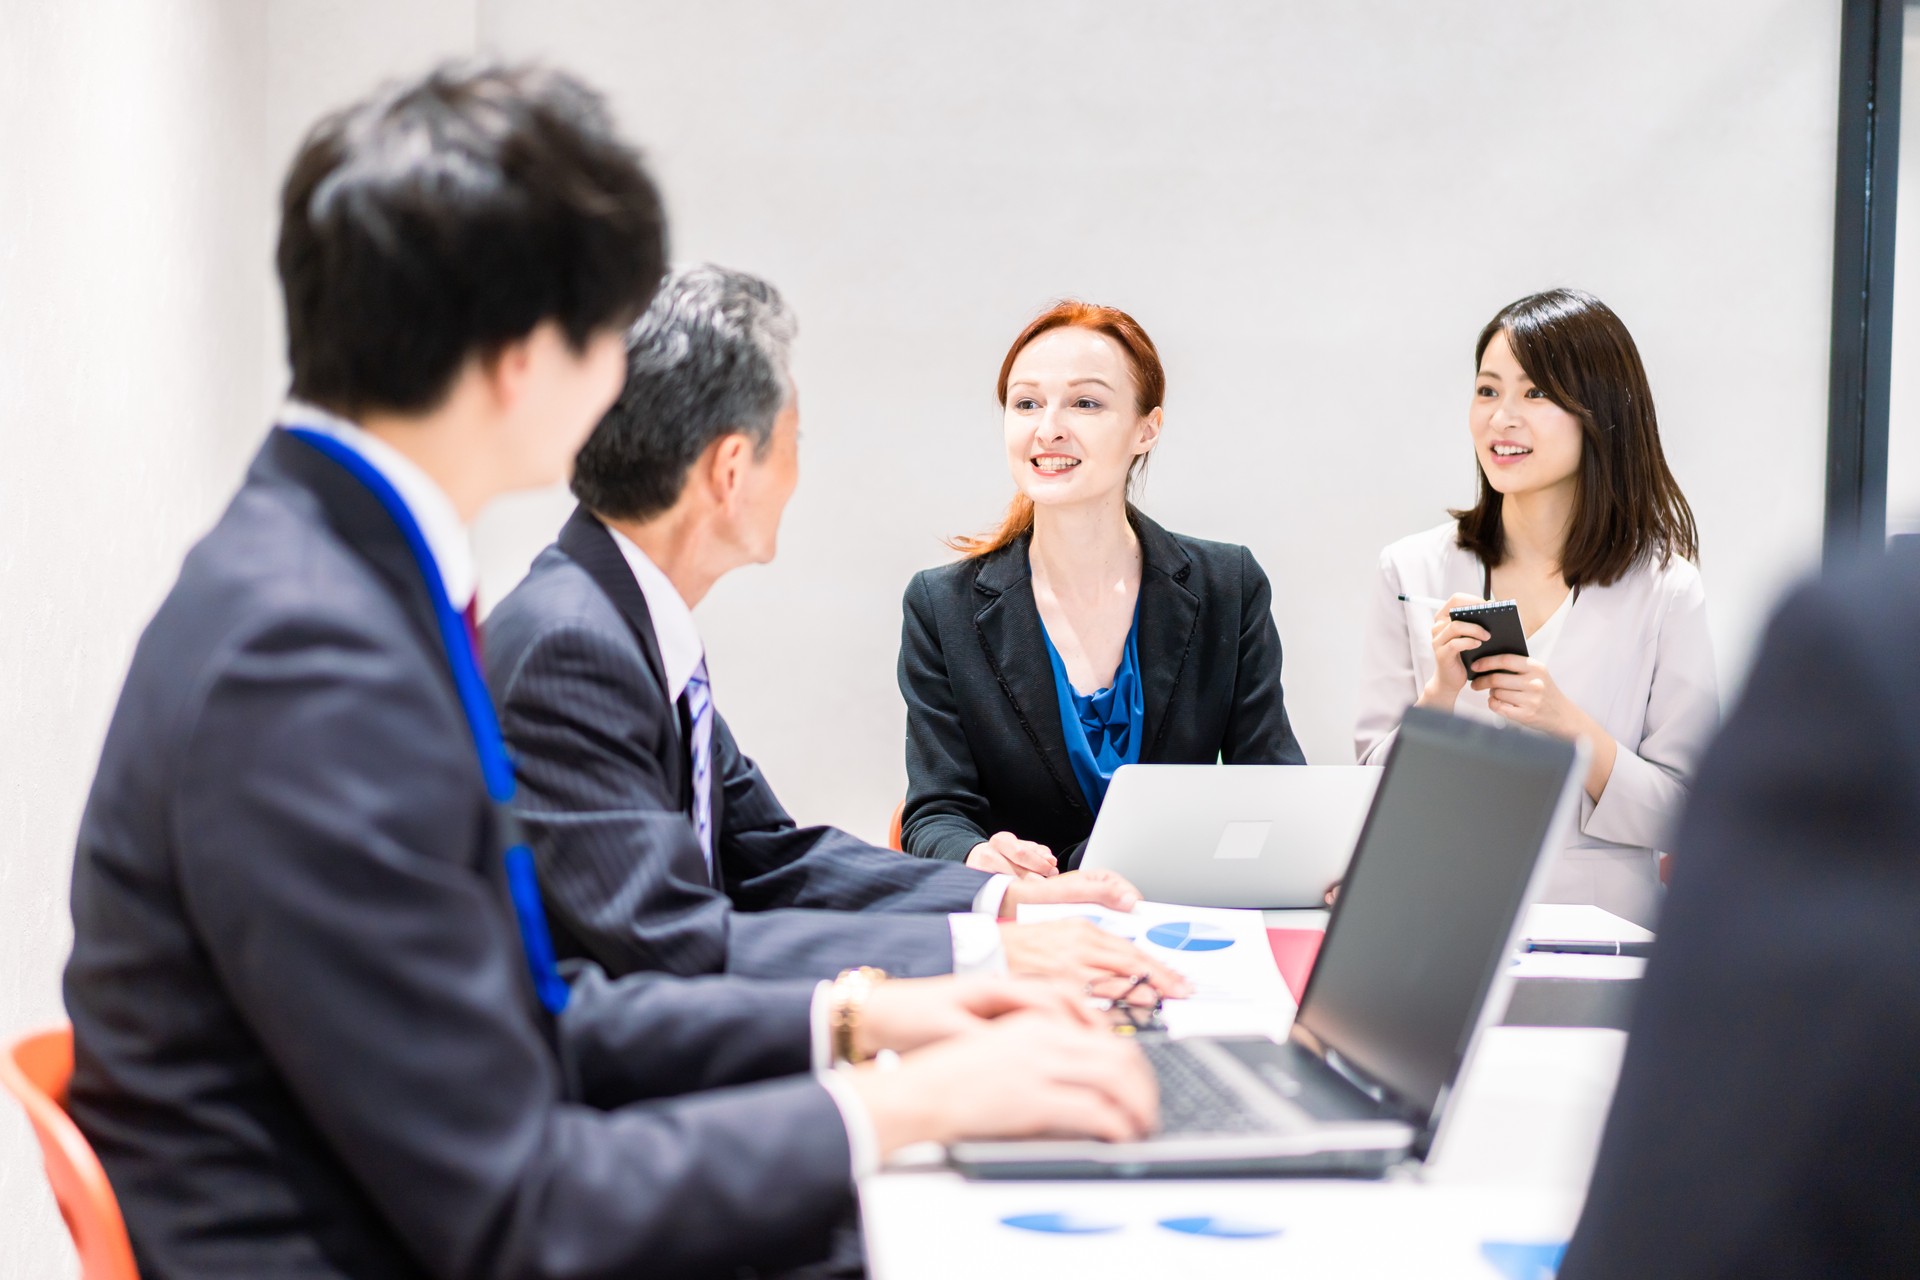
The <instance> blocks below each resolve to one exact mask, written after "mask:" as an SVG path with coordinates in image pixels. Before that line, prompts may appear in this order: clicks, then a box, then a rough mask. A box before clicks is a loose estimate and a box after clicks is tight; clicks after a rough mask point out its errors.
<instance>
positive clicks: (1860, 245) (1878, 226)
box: [1823, 0, 1907, 565]
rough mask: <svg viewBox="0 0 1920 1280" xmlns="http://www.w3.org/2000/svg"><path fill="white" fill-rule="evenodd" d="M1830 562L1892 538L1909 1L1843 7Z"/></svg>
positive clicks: (1875, 0) (1874, 0) (1830, 405)
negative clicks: (1892, 403)
mask: <svg viewBox="0 0 1920 1280" xmlns="http://www.w3.org/2000/svg"><path fill="white" fill-rule="evenodd" d="M1842 3H1843V9H1842V14H1841V22H1840V111H1839V124H1840V132H1839V147H1838V150H1837V153H1836V160H1835V165H1834V174H1835V183H1834V186H1835V193H1834V218H1833V332H1832V343H1833V345H1832V354H1831V359H1830V363H1829V366H1828V377H1827V476H1826V480H1827V489H1826V524H1825V541H1824V550H1823V559H1824V561H1825V562H1826V563H1827V564H1829V565H1831V564H1834V563H1836V562H1841V561H1845V560H1848V559H1851V558H1853V557H1854V556H1857V555H1859V554H1861V553H1862V552H1877V551H1879V550H1880V549H1881V548H1883V547H1885V545H1886V540H1887V424H1888V416H1889V399H1890V394H1889V391H1890V387H1891V384H1892V379H1893V358H1892V352H1893V283H1894V281H1893V246H1894V214H1895V209H1896V204H1895V196H1896V193H1897V190H1898V186H1899V174H1900V75H1901V41H1902V39H1903V36H1904V30H1905V18H1906V5H1907V0H1842Z"/></svg>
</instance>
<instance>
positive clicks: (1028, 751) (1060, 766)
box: [900, 509, 1306, 868]
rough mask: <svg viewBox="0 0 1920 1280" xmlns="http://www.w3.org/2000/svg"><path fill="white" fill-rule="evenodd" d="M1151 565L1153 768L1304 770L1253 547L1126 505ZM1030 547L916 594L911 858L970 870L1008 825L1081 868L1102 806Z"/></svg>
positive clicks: (1143, 673)
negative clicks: (970, 861)
mask: <svg viewBox="0 0 1920 1280" xmlns="http://www.w3.org/2000/svg"><path fill="white" fill-rule="evenodd" d="M1128 515H1129V518H1130V519H1131V520H1132V521H1133V527H1134V531H1135V532H1136V533H1137V534H1138V535H1139V538H1140V550H1141V557H1142V560H1143V562H1144V564H1143V568H1142V571H1141V577H1140V638H1139V645H1140V678H1141V682H1142V683H1143V684H1144V685H1145V694H1146V723H1145V725H1144V741H1143V743H1142V746H1141V750H1140V760H1141V762H1142V763H1147V764H1212V763H1214V761H1215V760H1224V761H1226V763H1228V764H1305V763H1306V758H1305V757H1304V756H1302V755H1301V754H1300V744H1299V743H1297V742H1295V741H1294V738H1293V729H1292V728H1291V727H1290V726H1289V725H1288V724H1287V708H1286V704H1285V701H1284V699H1283V698H1282V696H1281V690H1280V634H1279V632H1278V631H1277V630H1276V629H1275V628H1274V625H1273V611H1272V607H1273V590H1272V588H1271V587H1269V586H1268V585H1267V576H1266V574H1264V573H1262V572H1261V571H1260V566H1259V565H1258V564H1256V563H1254V559H1253V553H1252V552H1250V551H1248V550H1247V549H1246V548H1245V547H1237V546H1232V545H1230V544H1228V543H1224V542H1203V541H1201V540H1200V539H1199V538H1186V537H1182V536H1180V535H1179V534H1172V533H1168V532H1167V531H1166V530H1165V529H1162V528H1161V527H1160V526H1159V525H1157V524H1155V523H1154V522H1153V521H1151V520H1149V519H1147V518H1146V517H1145V516H1144V515H1141V514H1140V513H1139V512H1138V511H1133V510H1131V509H1129V512H1128ZM1029 541H1030V539H1029V538H1027V537H1022V538H1020V539H1019V540H1018V541H1016V542H1014V543H1012V544H1010V545H1009V546H1006V547H1004V548H1002V549H1001V550H999V551H996V552H994V553H993V554H992V555H989V556H984V557H982V558H980V559H977V560H962V561H960V562H959V563H957V564H949V565H943V566H941V567H940V568H938V569H927V570H924V571H923V572H921V573H919V574H916V575H915V576H914V579H913V582H912V583H911V584H910V585H909V586H908V587H907V596H906V605H905V612H906V622H905V625H904V627H903V628H902V632H901V637H900V693H901V695H902V696H903V697H905V698H906V700H907V805H906V813H905V815H904V819H903V822H902V826H901V836H902V843H903V844H904V845H905V846H906V849H907V852H909V853H914V854H918V855H919V856H921V857H923V858H946V859H950V860H953V861H956V862H961V861H965V860H966V856H967V852H968V851H969V850H970V849H972V848H973V847H974V846H975V845H976V844H979V843H980V842H981V841H982V840H985V839H986V838H987V837H988V836H989V835H992V834H993V833H994V832H996V831H1011V832H1013V833H1014V834H1015V835H1017V836H1020V837H1021V838H1022V839H1026V840H1037V841H1039V842H1040V843H1041V844H1044V845H1047V846H1048V847H1049V848H1051V849H1052V850H1053V851H1054V853H1055V854H1056V855H1058V856H1059V858H1060V863H1061V866H1062V867H1063V868H1065V867H1071V866H1075V865H1077V864H1078V862H1079V858H1080V853H1081V846H1082V845H1084V844H1085V843H1086V839H1087V835H1088V833H1089V832H1091V831H1092V830H1093V817H1094V813H1093V809H1092V808H1091V807H1090V806H1089V805H1088V804H1087V800H1086V797H1085V796H1084V795H1082V794H1081V791H1080V784H1079V782H1078V781H1076V780H1075V778H1074V776H1073V766H1072V765H1071V764H1069V763H1068V760H1067V740H1066V736H1065V734H1064V732H1063V731H1062V729H1061V725H1060V704H1059V700H1058V698H1057V696H1056V695H1055V693H1054V683H1053V667H1052V664H1051V663H1049V662H1048V661H1047V649H1046V639H1045V635H1044V633H1043V631H1042V630H1041V626H1040V614H1039V612H1038V610H1037V609H1036V608H1035V607H1034V603H1033V578H1032V574H1031V571H1030V569H1029V568H1028V565H1027V547H1028V544H1029Z"/></svg>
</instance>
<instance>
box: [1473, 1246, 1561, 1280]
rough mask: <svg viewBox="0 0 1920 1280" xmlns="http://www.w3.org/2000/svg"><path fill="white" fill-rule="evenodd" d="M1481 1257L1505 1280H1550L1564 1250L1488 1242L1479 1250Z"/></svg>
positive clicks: (1553, 1247)
mask: <svg viewBox="0 0 1920 1280" xmlns="http://www.w3.org/2000/svg"><path fill="white" fill-rule="evenodd" d="M1480 1256H1481V1257H1483V1258H1485V1259H1486V1260H1487V1261H1488V1262H1490V1263H1492V1264H1493V1269H1494V1270H1495V1271H1498V1272H1499V1273H1500V1274H1501V1275H1502V1276H1505V1277H1506V1280H1553V1277H1554V1275H1555V1274H1556V1273H1558V1272H1559V1270H1560V1260H1561V1259H1562V1258H1564V1257H1566V1256H1567V1246H1566V1245H1564V1244H1507V1243H1504V1242H1500V1241H1488V1242H1487V1243H1486V1244H1483V1245H1481V1246H1480Z"/></svg>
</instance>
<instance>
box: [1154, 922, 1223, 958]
mask: <svg viewBox="0 0 1920 1280" xmlns="http://www.w3.org/2000/svg"><path fill="white" fill-rule="evenodd" d="M1147 941H1148V942H1151V943H1153V944H1154V945H1155V946H1157V947H1165V948H1166V949H1167V950H1169V951H1218V950H1220V949H1221V948H1223V947H1230V946H1232V945H1233V935H1232V934H1230V933H1228V932H1227V931H1226V930H1225V929H1222V928H1220V927H1219V926H1217V925H1211V924H1201V923H1200V922H1198V921H1196V920H1169V921H1167V922H1166V923H1165V924H1157V925H1155V926H1153V928H1151V929H1149V930H1147Z"/></svg>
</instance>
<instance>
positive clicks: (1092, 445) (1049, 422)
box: [1004, 326, 1161, 506]
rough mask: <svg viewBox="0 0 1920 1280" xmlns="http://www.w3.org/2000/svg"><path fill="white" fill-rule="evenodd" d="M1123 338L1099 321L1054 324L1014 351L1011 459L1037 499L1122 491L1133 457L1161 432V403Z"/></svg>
mask: <svg viewBox="0 0 1920 1280" xmlns="http://www.w3.org/2000/svg"><path fill="white" fill-rule="evenodd" d="M1138 400H1139V389H1138V387H1137V386H1136V385H1135V382H1134V378H1133V374H1132V371H1131V368H1130V366H1129V365H1128V363H1127V356H1126V352H1125V351H1124V350H1123V349H1122V347H1121V346H1120V344H1119V343H1118V342H1115V341H1114V340H1113V339H1112V338H1110V337H1108V336H1107V335H1106V334H1104V333H1101V332H1100V331H1098V330H1095V329H1081V328H1074V327H1071V326H1066V327H1062V328H1058V329H1049V330H1047V331H1046V332H1045V333H1043V334H1041V335H1040V336H1039V337H1037V338H1035V339H1034V340H1033V341H1032V342H1029V343H1028V344H1027V345H1026V347H1025V348H1023V349H1022V350H1021V352H1020V354H1019V355H1018V356H1016V357H1015V358H1014V361H1013V367H1012V369H1011V370H1010V371H1009V373H1008V376H1007V407H1006V414H1005V418H1004V424H1005V430H1006V440H1007V467H1008V469H1009V470H1010V471H1011V472H1012V473H1013V482H1014V483H1015V484H1016V485H1018V486H1019V487H1020V492H1022V493H1024V494H1025V495H1026V496H1027V497H1029V498H1031V499H1032V500H1033V502H1034V505H1036V506H1064V505H1070V504H1078V503H1083V502H1097V501H1103V500H1107V499H1110V498H1111V497H1112V496H1114V495H1115V494H1120V495H1124V494H1125V492H1126V485H1127V474H1128V472H1129V471H1130V470H1131V468H1132V467H1133V461H1134V459H1135V458H1138V457H1140V456H1141V455H1142V454H1145V453H1147V452H1148V451H1149V450H1151V449H1152V448H1153V446H1154V443H1155V441H1157V440H1158V439H1159V437H1160V417H1161V415H1160V410H1159V408H1158V406H1155V407H1154V408H1153V409H1152V410H1151V411H1150V412H1148V413H1145V414H1143V413H1141V412H1140V411H1139V407H1138Z"/></svg>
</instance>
